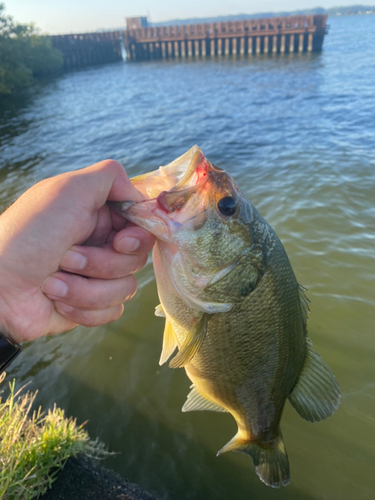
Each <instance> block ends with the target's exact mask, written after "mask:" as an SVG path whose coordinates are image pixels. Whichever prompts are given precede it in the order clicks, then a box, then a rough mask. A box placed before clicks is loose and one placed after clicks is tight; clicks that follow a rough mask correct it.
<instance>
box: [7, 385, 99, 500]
mask: <svg viewBox="0 0 375 500" xmlns="http://www.w3.org/2000/svg"><path fill="white" fill-rule="evenodd" d="M14 385H15V381H14V380H13V382H12V383H10V384H9V388H10V394H9V396H8V397H7V399H6V400H5V401H4V402H3V401H2V400H1V398H0V500H31V499H32V498H35V497H37V496H38V495H42V494H43V493H45V492H46V491H47V489H48V487H50V486H51V484H52V482H53V481H54V479H55V476H56V474H57V473H58V471H59V470H60V469H61V468H62V467H63V465H64V463H65V461H66V460H67V459H68V458H69V457H70V456H72V455H76V454H77V453H86V454H87V455H90V456H93V457H103V456H105V455H108V452H106V451H105V450H104V448H103V445H102V444H100V443H98V441H90V439H89V436H88V434H87V433H86V431H84V430H83V429H82V425H81V426H77V425H76V422H75V420H72V419H67V418H65V416H64V411H63V410H61V409H60V408H56V406H55V407H54V408H53V410H50V411H48V413H47V414H46V415H44V414H43V413H42V411H41V409H40V408H39V409H38V410H37V411H32V406H33V403H34V400H35V397H36V393H34V394H32V393H29V392H27V393H25V394H20V392H21V391H22V389H20V390H19V391H18V392H16V393H15V390H14Z"/></svg>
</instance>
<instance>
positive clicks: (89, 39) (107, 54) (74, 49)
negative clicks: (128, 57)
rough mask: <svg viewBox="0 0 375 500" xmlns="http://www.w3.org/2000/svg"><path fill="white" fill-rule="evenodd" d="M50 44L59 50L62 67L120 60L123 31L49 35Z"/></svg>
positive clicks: (76, 66) (78, 66)
mask: <svg viewBox="0 0 375 500" xmlns="http://www.w3.org/2000/svg"><path fill="white" fill-rule="evenodd" d="M50 38H51V42H52V46H53V47H55V48H56V49H59V50H61V52H62V53H63V56H64V69H71V68H80V67H84V66H92V65H94V64H103V63H108V62H116V61H121V60H122V58H123V56H122V48H123V47H124V32H123V31H107V32H103V33H82V34H76V35H55V36H51V37H50Z"/></svg>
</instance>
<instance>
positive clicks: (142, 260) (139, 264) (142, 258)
mask: <svg viewBox="0 0 375 500" xmlns="http://www.w3.org/2000/svg"><path fill="white" fill-rule="evenodd" d="M146 262H147V253H146V254H141V255H138V256H137V258H136V260H135V262H134V267H133V270H132V274H133V273H137V272H138V271H140V270H141V269H142V268H143V267H145V265H146Z"/></svg>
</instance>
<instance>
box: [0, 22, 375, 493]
mask: <svg viewBox="0 0 375 500" xmlns="http://www.w3.org/2000/svg"><path fill="white" fill-rule="evenodd" d="M328 22H329V24H330V31H329V34H328V35H327V37H326V39H325V42H324V47H323V52H322V53H321V54H311V55H310V54H303V55H298V54H297V55H293V54H292V55H290V56H289V55H285V56H277V57H274V56H267V57H253V58H244V59H241V58H238V59H232V58H228V59H227V58H222V59H215V60H197V61H195V60H194V61H189V62H187V61H186V62H179V61H173V62H151V63H138V64H126V63H119V64H113V65H106V66H102V67H97V68H91V69H87V70H84V71H77V72H72V73H69V74H65V75H63V76H62V77H61V78H59V79H57V80H55V81H53V82H51V83H48V84H44V85H40V86H37V87H35V88H34V89H33V90H32V91H31V93H30V94H29V95H27V96H26V97H25V98H23V99H22V100H19V101H18V102H17V103H14V102H11V103H9V106H8V109H7V110H6V111H5V116H2V118H1V120H0V162H1V163H0V165H1V169H0V180H1V188H2V189H1V195H0V197H1V198H0V204H1V206H2V207H3V208H4V207H5V206H7V204H9V203H10V202H11V201H12V200H14V199H15V197H16V196H17V195H18V194H19V193H21V192H22V191H23V190H25V189H26V188H27V187H28V186H30V185H31V184H33V183H34V182H36V181H38V180H40V179H42V178H44V177H47V176H52V175H55V174H58V173H61V172H65V171H68V170H72V169H78V168H82V167H84V166H87V165H90V164H92V163H94V162H97V161H99V160H102V159H105V158H109V157H110V158H114V159H117V160H119V161H121V162H122V164H123V165H124V166H125V167H126V169H127V171H128V173H129V174H130V175H135V174H138V173H140V172H146V171H149V170H153V169H155V168H157V167H158V166H159V165H161V164H166V163H168V162H169V161H171V160H173V159H174V158H175V157H177V156H179V155H180V154H182V153H183V152H185V151H186V150H187V149H189V148H190V147H191V146H192V145H193V144H198V145H199V146H200V147H201V148H202V149H203V151H204V152H205V153H206V155H207V156H208V158H209V159H210V160H212V161H213V162H214V163H215V164H217V165H218V166H220V167H222V168H225V169H226V170H228V172H230V173H231V175H232V176H233V177H234V178H235V180H236V181H237V182H238V183H239V185H240V187H241V188H242V189H243V191H244V192H245V194H246V195H247V196H248V197H249V199H250V200H251V201H252V203H253V204H254V205H255V206H256V207H257V208H258V210H259V211H260V213H261V214H262V215H263V216H264V217H265V218H266V219H267V220H268V221H269V222H270V224H271V225H272V226H273V228H274V229H275V231H276V233H277V234H278V236H279V237H280V239H281V240H282V242H283V244H284V245H285V248H286V250H287V252H288V254H289V257H290V260H291V263H292V265H293V268H294V270H295V273H296V275H297V278H298V280H299V282H300V283H302V284H303V285H304V286H306V287H307V288H308V289H309V298H310V300H311V313H310V320H309V324H308V328H309V333H310V336H311V338H312V340H313V342H314V344H315V347H316V348H317V350H318V351H319V352H320V353H321V355H322V356H323V357H324V359H325V360H326V361H327V362H328V364H329V365H330V366H331V367H332V369H333V371H334V373H335V374H336V377H337V379H338V380H339V383H340V385H341V390H342V403H341V406H340V408H339V410H338V411H337V412H336V414H335V415H334V416H333V417H331V418H329V419H328V420H326V421H324V422H321V423H319V424H310V423H308V422H306V421H304V420H302V419H301V418H300V417H299V416H298V415H297V413H296V412H295V411H294V410H293V409H292V407H291V406H290V404H289V403H287V404H286V408H285V411H284V415H283V419H282V429H283V434H284V438H285V443H286V447H287V450H288V454H289V459H290V466H291V484H290V485H289V486H288V487H287V488H283V489H281V490H279V491H275V490H272V489H270V488H267V487H265V486H264V485H263V484H262V483H261V482H260V481H259V479H258V477H257V476H256V475H255V473H254V470H253V466H252V463H251V460H250V459H249V458H248V457H247V456H245V455H242V454H234V453H228V454H225V455H223V456H221V457H220V458H216V457H215V455H216V452H217V451H218V450H219V449H220V448H221V447H222V446H223V445H224V444H225V443H226V442H227V441H228V440H229V439H230V438H231V437H232V436H233V435H234V433H235V429H236V426H235V424H234V421H233V419H232V417H231V416H230V415H225V414H217V413H212V412H195V413H194V412H192V413H184V414H183V413H181V411H180V410H181V407H182V405H183V403H184V401H185V399H186V395H187V393H188V391H189V389H188V388H189V381H188V379H187V377H186V376H185V373H184V370H171V369H169V368H168V367H167V366H163V367H159V365H158V360H159V355H160V350H161V341H162V333H163V323H164V321H163V320H162V319H160V318H156V317H155V316H154V307H155V306H156V305H157V304H158V299H157V294H156V287H155V281H154V277H153V271H152V265H151V263H149V264H148V265H147V266H146V268H145V269H144V270H142V271H141V272H140V273H139V274H138V281H139V291H138V293H137V295H136V296H135V298H134V299H133V300H132V301H131V302H130V303H128V304H126V306H125V312H124V315H123V316H122V318H121V319H120V320H118V321H117V322H115V323H113V324H111V325H109V326H106V327H100V328H92V329H85V328H77V329H76V330H74V331H72V332H69V333H65V334H62V335H59V336H56V337H53V338H45V339H40V340H38V341H36V342H33V343H32V344H29V345H25V348H24V352H23V354H22V355H21V356H20V357H19V358H18V360H17V362H16V363H15V364H14V365H13V367H12V370H11V371H10V373H9V375H10V377H11V376H16V377H17V381H18V384H19V385H21V384H23V383H25V382H27V381H29V380H31V385H30V387H31V389H38V390H39V396H38V401H39V403H41V404H42V405H43V406H44V407H45V408H47V407H49V406H51V405H52V404H53V403H54V402H56V403H57V404H58V405H59V406H61V407H63V408H64V409H65V410H66V413H67V414H68V415H72V416H75V417H77V419H78V421H79V422H82V421H85V420H87V419H88V420H89V422H88V424H87V429H88V431H89V433H90V434H91V436H92V437H96V436H98V437H99V438H100V439H101V440H102V441H104V442H105V443H106V445H107V446H108V448H109V449H110V450H114V451H118V452H121V454H120V455H119V456H117V457H115V458H113V459H112V458H111V459H110V460H109V461H108V462H107V463H108V465H109V466H112V467H113V468H114V469H115V470H116V471H118V472H119V473H120V474H122V475H123V476H125V477H127V478H128V479H130V480H131V481H133V482H138V483H140V484H141V485H143V486H144V487H145V488H148V489H149V490H151V491H152V492H154V493H155V494H156V495H158V497H159V498H160V499H161V500H164V499H165V500H167V499H168V500H169V499H171V500H172V499H173V500H185V499H196V500H207V499H209V500H227V499H229V498H230V499H231V500H242V499H250V498H251V499H257V500H258V499H288V500H290V499H296V500H297V499H298V500H310V499H327V500H328V499H329V500H332V499H339V500H343V499H344V500H345V499H348V500H351V499H354V498H355V499H361V500H366V499H372V498H374V491H375V474H374V467H375V368H374V358H375V334H374V306H375V286H374V279H375V236H374V235H375V205H374V201H375V147H374V144H375V91H374V85H375V39H374V31H375V16H356V17H342V18H333V19H329V20H328Z"/></svg>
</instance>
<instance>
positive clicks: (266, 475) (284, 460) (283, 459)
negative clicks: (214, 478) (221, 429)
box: [217, 431, 290, 488]
mask: <svg viewBox="0 0 375 500" xmlns="http://www.w3.org/2000/svg"><path fill="white" fill-rule="evenodd" d="M227 451H237V452H241V453H246V454H247V455H250V457H251V458H252V460H253V464H254V466H255V472H256V473H257V474H258V476H259V478H260V480H261V481H263V483H264V484H266V485H267V486H271V487H272V488H279V487H280V486H281V485H282V486H286V485H287V484H289V481H290V472H289V460H288V455H287V453H286V449H285V445H284V440H283V437H282V435H281V432H280V431H279V435H278V436H277V437H276V438H275V439H273V440H272V441H268V442H266V443H260V442H257V443H252V442H249V441H244V440H242V439H240V438H239V437H238V434H237V435H236V436H234V438H233V439H232V440H231V441H229V443H227V444H226V445H225V446H224V447H223V448H222V449H221V450H220V451H219V452H218V454H217V455H220V454H221V453H225V452H227Z"/></svg>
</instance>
